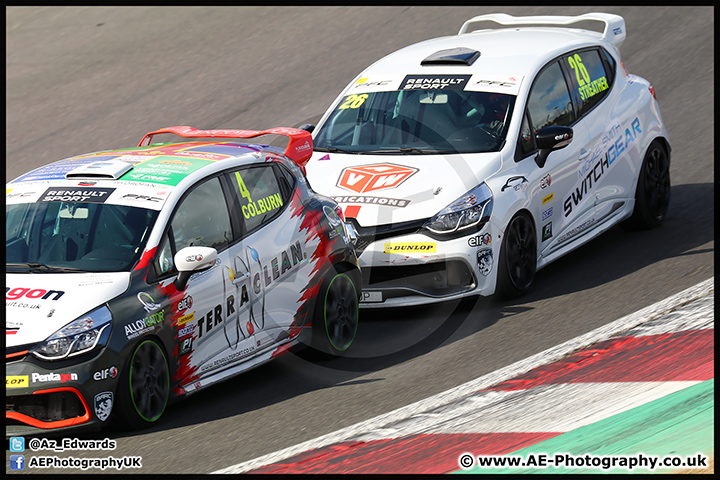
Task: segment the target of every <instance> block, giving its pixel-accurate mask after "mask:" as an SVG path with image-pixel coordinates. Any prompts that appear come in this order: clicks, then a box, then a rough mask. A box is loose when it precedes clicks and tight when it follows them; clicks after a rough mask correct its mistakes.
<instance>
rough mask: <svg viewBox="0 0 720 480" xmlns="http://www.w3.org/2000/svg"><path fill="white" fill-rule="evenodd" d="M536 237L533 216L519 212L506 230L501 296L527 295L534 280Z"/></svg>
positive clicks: (500, 270)
mask: <svg viewBox="0 0 720 480" xmlns="http://www.w3.org/2000/svg"><path fill="white" fill-rule="evenodd" d="M536 269H537V236H536V234H535V226H534V225H533V222H532V219H531V218H530V216H529V215H528V214H527V213H524V212H520V213H518V214H517V215H515V216H514V217H513V219H512V220H510V223H509V224H508V227H507V229H506V230H505V238H503V241H502V246H501V250H500V261H499V262H498V279H497V292H498V295H499V296H500V297H501V298H507V299H510V298H517V297H520V296H522V295H523V294H525V292H527V291H528V289H529V288H530V285H531V284H532V282H533V280H534V279H535V270H536Z"/></svg>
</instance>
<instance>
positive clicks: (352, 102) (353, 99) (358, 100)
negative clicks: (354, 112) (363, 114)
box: [338, 93, 368, 110]
mask: <svg viewBox="0 0 720 480" xmlns="http://www.w3.org/2000/svg"><path fill="white" fill-rule="evenodd" d="M367 98H368V94H367V93H363V94H362V95H350V96H349V97H347V98H346V99H345V101H344V102H343V103H342V105H340V106H339V107H338V110H345V109H348V108H360V105H362V104H363V103H365V100H366V99H367Z"/></svg>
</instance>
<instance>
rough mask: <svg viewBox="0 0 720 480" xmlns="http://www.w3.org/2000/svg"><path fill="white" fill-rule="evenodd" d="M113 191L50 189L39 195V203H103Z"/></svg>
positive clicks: (109, 189)
mask: <svg viewBox="0 0 720 480" xmlns="http://www.w3.org/2000/svg"><path fill="white" fill-rule="evenodd" d="M114 191H115V189H114V188H90V187H83V188H79V187H76V188H73V187H50V188H48V189H47V190H45V192H44V193H43V194H42V195H40V200H39V201H40V202H83V203H105V200H107V198H108V196H110V194H111V193H112V192H114Z"/></svg>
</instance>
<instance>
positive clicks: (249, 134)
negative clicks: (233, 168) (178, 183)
mask: <svg viewBox="0 0 720 480" xmlns="http://www.w3.org/2000/svg"><path fill="white" fill-rule="evenodd" d="M160 133H174V134H175V135H179V136H181V137H185V138H253V137H259V136H261V135H284V136H286V137H290V141H289V142H288V145H287V147H286V148H285V155H286V156H287V157H288V158H290V159H291V160H293V161H294V162H295V163H297V164H298V165H300V167H302V168H303V169H304V167H305V164H306V163H307V162H308V160H310V157H311V156H312V151H313V143H312V135H310V132H306V131H305V130H300V129H298V128H287V127H276V128H270V129H268V130H197V129H195V128H193V127H187V126H179V127H165V128H161V129H160V130H155V131H154V132H150V133H148V134H146V135H145V136H144V137H143V138H142V140H140V143H138V147H144V146H147V145H150V143H151V142H152V137H153V136H154V135H158V134H160Z"/></svg>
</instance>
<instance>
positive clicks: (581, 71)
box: [568, 53, 590, 87]
mask: <svg viewBox="0 0 720 480" xmlns="http://www.w3.org/2000/svg"><path fill="white" fill-rule="evenodd" d="M568 65H570V68H572V69H573V70H574V71H575V76H576V77H577V81H578V86H580V87H582V86H583V85H585V84H586V83H590V74H589V73H588V71H587V69H586V68H585V65H583V63H582V58H580V55H578V54H577V53H576V54H575V55H573V56H572V57H568ZM581 76H582V78H580V77H581Z"/></svg>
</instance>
